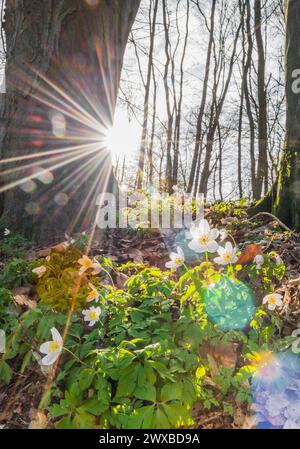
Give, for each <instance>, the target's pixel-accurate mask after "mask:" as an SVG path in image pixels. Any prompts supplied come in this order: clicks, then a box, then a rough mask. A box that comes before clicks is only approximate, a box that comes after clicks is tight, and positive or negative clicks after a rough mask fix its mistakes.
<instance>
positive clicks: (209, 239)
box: [189, 220, 219, 253]
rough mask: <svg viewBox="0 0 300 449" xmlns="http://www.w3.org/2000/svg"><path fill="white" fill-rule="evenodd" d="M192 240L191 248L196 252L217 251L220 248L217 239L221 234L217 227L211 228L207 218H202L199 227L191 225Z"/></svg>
mask: <svg viewBox="0 0 300 449" xmlns="http://www.w3.org/2000/svg"><path fill="white" fill-rule="evenodd" d="M190 234H191V237H192V239H193V240H192V241H191V242H190V243H189V248H190V249H191V250H193V251H195V252H196V253H215V252H217V250H218V248H219V244H218V243H217V242H216V239H217V238H218V236H219V231H218V230H217V229H211V228H210V226H209V224H208V221H207V220H200V222H199V225H198V226H197V227H191V229H190Z"/></svg>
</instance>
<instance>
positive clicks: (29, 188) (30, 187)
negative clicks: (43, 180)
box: [20, 180, 37, 193]
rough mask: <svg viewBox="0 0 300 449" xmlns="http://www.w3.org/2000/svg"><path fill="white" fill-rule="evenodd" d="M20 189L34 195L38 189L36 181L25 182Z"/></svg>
mask: <svg viewBox="0 0 300 449" xmlns="http://www.w3.org/2000/svg"><path fill="white" fill-rule="evenodd" d="M20 189H21V190H23V192H25V193H33V192H35V190H36V189H37V185H36V183H35V182H34V181H32V180H29V181H26V182H24V183H23V184H20Z"/></svg>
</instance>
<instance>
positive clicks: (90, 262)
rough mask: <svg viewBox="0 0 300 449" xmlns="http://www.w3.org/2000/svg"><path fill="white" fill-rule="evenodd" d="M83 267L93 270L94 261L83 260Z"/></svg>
mask: <svg viewBox="0 0 300 449" xmlns="http://www.w3.org/2000/svg"><path fill="white" fill-rule="evenodd" d="M81 265H82V266H83V267H85V268H91V267H92V266H93V261H92V260H90V259H83V261H82V263H81Z"/></svg>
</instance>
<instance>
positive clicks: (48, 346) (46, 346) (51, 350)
mask: <svg viewBox="0 0 300 449" xmlns="http://www.w3.org/2000/svg"><path fill="white" fill-rule="evenodd" d="M51 334H52V338H53V340H52V341H47V342H46V343H43V344H42V345H41V347H40V352H42V353H43V354H46V356H45V357H43V358H42V360H41V364H42V365H44V366H49V365H53V364H54V363H55V362H56V360H57V359H58V357H59V355H60V353H61V351H62V350H63V339H62V337H61V335H60V333H59V332H58V330H57V329H56V328H55V327H52V329H51Z"/></svg>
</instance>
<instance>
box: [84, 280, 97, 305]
mask: <svg viewBox="0 0 300 449" xmlns="http://www.w3.org/2000/svg"><path fill="white" fill-rule="evenodd" d="M89 287H90V289H91V290H90V292H89V294H88V297H87V299H86V300H87V302H92V301H98V300H99V292H98V290H97V289H96V287H95V286H94V285H93V284H91V283H89Z"/></svg>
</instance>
